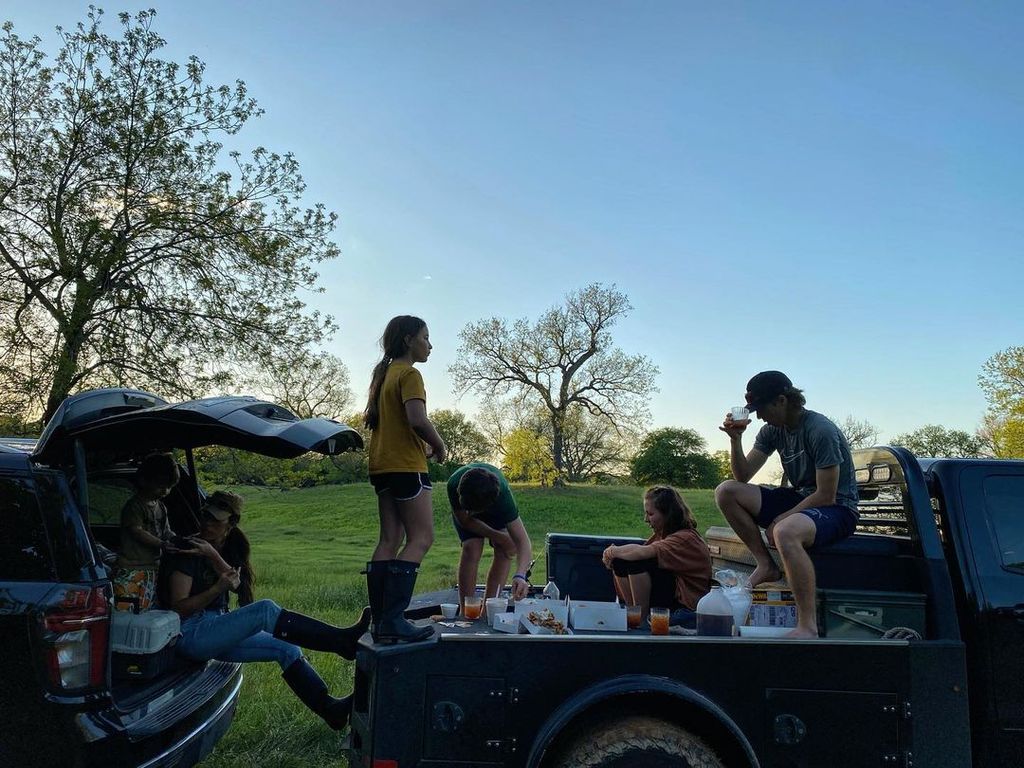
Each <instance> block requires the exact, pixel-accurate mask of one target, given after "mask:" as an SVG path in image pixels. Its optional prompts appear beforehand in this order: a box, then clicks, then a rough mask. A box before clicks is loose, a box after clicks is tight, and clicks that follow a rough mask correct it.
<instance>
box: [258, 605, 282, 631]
mask: <svg viewBox="0 0 1024 768" xmlns="http://www.w3.org/2000/svg"><path fill="white" fill-rule="evenodd" d="M253 606H254V607H255V608H257V609H259V610H260V612H261V613H262V614H263V615H264V616H265V617H266V624H267V625H268V626H269V627H270V628H271V629H273V628H274V624H275V623H277V618H278V616H280V615H281V606H279V605H278V604H277V603H275V602H274V601H273V600H269V599H267V598H263V599H262V600H257V601H256V602H255V603H253Z"/></svg>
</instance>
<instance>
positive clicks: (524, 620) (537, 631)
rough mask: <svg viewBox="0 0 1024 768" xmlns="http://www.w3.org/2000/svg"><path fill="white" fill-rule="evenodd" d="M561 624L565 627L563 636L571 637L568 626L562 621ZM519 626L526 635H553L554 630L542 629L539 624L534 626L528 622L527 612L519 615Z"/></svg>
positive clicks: (528, 615)
mask: <svg viewBox="0 0 1024 768" xmlns="http://www.w3.org/2000/svg"><path fill="white" fill-rule="evenodd" d="M548 602H551V601H550V600H549V601H548ZM540 610H543V609H540ZM551 613H554V611H552V612H551ZM555 618H558V617H557V616H556V617H555ZM562 624H563V625H565V634H567V635H571V634H572V630H571V629H569V626H568V625H566V624H565V622H564V621H563V622H562ZM519 626H520V627H522V629H524V630H526V634H530V635H554V634H555V631H554V630H552V629H548V628H547V627H542V626H540V625H539V624H534V623H533V622H532V621H530V614H529V612H527V613H521V614H519Z"/></svg>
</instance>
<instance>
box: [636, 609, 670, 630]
mask: <svg viewBox="0 0 1024 768" xmlns="http://www.w3.org/2000/svg"><path fill="white" fill-rule="evenodd" d="M627 618H628V617H627ZM651 634H652V635H667V634H668V608H651Z"/></svg>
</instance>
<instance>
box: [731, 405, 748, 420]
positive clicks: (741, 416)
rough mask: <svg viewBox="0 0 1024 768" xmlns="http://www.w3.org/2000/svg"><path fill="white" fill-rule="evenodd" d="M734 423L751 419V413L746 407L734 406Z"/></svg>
mask: <svg viewBox="0 0 1024 768" xmlns="http://www.w3.org/2000/svg"><path fill="white" fill-rule="evenodd" d="M730 414H731V415H732V420H733V421H746V420H747V419H749V418H750V411H748V410H747V407H746V406H745V405H734V406H733V407H732V409H731V410H730Z"/></svg>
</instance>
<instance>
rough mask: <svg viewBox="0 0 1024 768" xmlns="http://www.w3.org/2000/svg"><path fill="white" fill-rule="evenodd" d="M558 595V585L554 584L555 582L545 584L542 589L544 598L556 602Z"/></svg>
mask: <svg viewBox="0 0 1024 768" xmlns="http://www.w3.org/2000/svg"><path fill="white" fill-rule="evenodd" d="M559 595H560V593H559V591H558V585H557V584H555V582H553V581H549V582H548V583H547V586H546V587H544V597H548V598H551V599H552V600H557V599H558V598H559Z"/></svg>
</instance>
